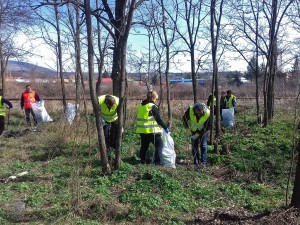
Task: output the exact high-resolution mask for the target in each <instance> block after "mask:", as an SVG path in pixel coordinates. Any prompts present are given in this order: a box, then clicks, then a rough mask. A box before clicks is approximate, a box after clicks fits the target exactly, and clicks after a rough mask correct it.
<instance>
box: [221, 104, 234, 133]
mask: <svg viewBox="0 0 300 225" xmlns="http://www.w3.org/2000/svg"><path fill="white" fill-rule="evenodd" d="M222 118H223V124H224V127H225V128H232V127H233V126H234V108H230V109H222Z"/></svg>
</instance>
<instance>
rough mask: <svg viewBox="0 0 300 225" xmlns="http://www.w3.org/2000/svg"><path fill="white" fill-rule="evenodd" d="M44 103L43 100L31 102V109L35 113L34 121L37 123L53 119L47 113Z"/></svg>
mask: <svg viewBox="0 0 300 225" xmlns="http://www.w3.org/2000/svg"><path fill="white" fill-rule="evenodd" d="M44 104H45V103H44V100H41V101H39V102H36V103H32V104H31V107H32V110H33V112H34V114H35V117H36V121H37V123H38V124H40V123H44V122H52V121H53V120H52V118H51V117H50V116H49V114H48V113H47V111H46V109H45V105H44Z"/></svg>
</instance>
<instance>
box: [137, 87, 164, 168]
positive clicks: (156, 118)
mask: <svg viewBox="0 0 300 225" xmlns="http://www.w3.org/2000/svg"><path fill="white" fill-rule="evenodd" d="M157 99H158V94H157V92H156V91H149V92H148V93H147V98H146V99H144V100H143V101H142V103H141V104H140V105H139V106H138V108H137V111H138V112H137V123H136V124H137V128H136V133H138V134H140V137H141V148H140V158H141V163H142V164H145V163H146V153H147V151H148V147H149V144H150V143H152V144H154V146H155V153H154V160H153V161H154V163H155V164H156V165H159V164H160V161H161V154H162V149H163V141H162V137H161V135H162V129H161V128H163V129H164V130H165V132H166V133H169V128H168V126H167V125H166V124H165V123H164V122H163V120H162V119H161V117H160V113H159V109H158V107H157V105H156V104H155V102H156V101H157Z"/></svg>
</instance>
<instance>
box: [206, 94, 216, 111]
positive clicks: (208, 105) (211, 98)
mask: <svg viewBox="0 0 300 225" xmlns="http://www.w3.org/2000/svg"><path fill="white" fill-rule="evenodd" d="M216 96H217V92H216V91H214V96H213V97H212V94H210V95H209V96H208V99H207V103H206V105H207V107H208V108H209V109H210V108H211V107H212V105H211V104H212V103H213V104H214V115H216V105H217V98H216Z"/></svg>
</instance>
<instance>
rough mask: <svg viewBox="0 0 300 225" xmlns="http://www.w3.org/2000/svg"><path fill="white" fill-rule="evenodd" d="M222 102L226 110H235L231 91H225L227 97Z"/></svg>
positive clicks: (234, 99) (234, 100)
mask: <svg viewBox="0 0 300 225" xmlns="http://www.w3.org/2000/svg"><path fill="white" fill-rule="evenodd" d="M224 100H225V108H226V109H230V108H234V109H235V108H236V97H235V96H234V95H232V94H231V90H228V91H227V95H226V97H225V99H224Z"/></svg>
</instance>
